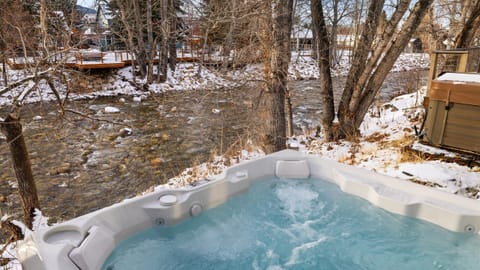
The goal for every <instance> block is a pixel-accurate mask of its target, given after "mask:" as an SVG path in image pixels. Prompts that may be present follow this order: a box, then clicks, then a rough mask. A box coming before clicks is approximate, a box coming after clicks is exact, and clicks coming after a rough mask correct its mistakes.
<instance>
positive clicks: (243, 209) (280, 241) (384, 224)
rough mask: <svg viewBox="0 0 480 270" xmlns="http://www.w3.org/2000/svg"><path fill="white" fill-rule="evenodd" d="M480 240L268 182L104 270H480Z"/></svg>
mask: <svg viewBox="0 0 480 270" xmlns="http://www.w3.org/2000/svg"><path fill="white" fill-rule="evenodd" d="M479 252H480V237H479V236H478V235H470V234H463V233H452V232H449V231H447V230H444V229H442V228H440V227H438V226H435V225H432V224H430V223H427V222H423V221H420V220H417V219H413V218H408V217H403V216H399V215H395V214H391V213H388V212H386V211H384V210H382V209H380V208H377V207H375V206H373V205H371V204H369V203H368V202H366V201H365V200H362V199H360V198H357V197H355V196H351V195H348V194H345V193H343V192H342V191H340V190H339V188H338V187H337V186H336V185H334V184H331V183H328V182H326V181H321V180H317V179H308V180H279V179H267V180H263V181H259V182H258V183H256V184H254V185H253V186H252V187H251V188H250V190H249V191H248V192H246V193H244V194H242V195H239V196H237V197H234V198H232V199H230V200H229V201H228V202H226V203H225V204H223V205H221V206H218V207H216V208H214V209H210V210H208V211H205V212H204V213H202V214H201V215H200V216H198V217H195V218H191V219H189V220H187V221H185V222H183V223H181V224H178V225H176V226H173V227H161V226H159V227H153V228H151V229H148V230H145V231H143V232H140V233H138V234H136V235H134V236H132V237H130V238H128V239H127V240H125V241H123V242H122V243H121V244H120V245H119V246H118V247H117V248H116V249H115V250H114V251H113V253H112V254H111V255H110V257H109V258H108V259H107V261H106V262H105V264H104V266H103V268H102V269H103V270H127V269H128V270H132V269H162V270H163V269H175V270H177V269H195V270H197V269H229V270H231V269H242V270H243V269H255V270H256V269H269V270H275V269H315V270H334V269H339V270H350V269H351V270H361V269H368V270H373V269H379V270H380V269H381V270H384V269H387V270H395V269H402V270H405V269H421V270H429V269H437V270H438V269H442V270H443V269H462V270H468V269H472V270H473V269H480V256H479Z"/></svg>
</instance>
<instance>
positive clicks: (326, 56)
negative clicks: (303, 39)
mask: <svg viewBox="0 0 480 270" xmlns="http://www.w3.org/2000/svg"><path fill="white" fill-rule="evenodd" d="M311 10H312V25H313V31H314V32H315V33H316V34H315V38H316V40H315V42H314V44H315V45H316V46H315V47H314V49H315V51H316V55H317V61H318V66H319V73H320V74H319V75H320V95H321V97H322V104H323V108H324V112H323V114H322V126H323V133H324V137H325V138H326V139H327V140H332V139H333V135H334V134H333V129H332V122H333V119H334V118H335V106H334V103H333V86H332V77H331V74H330V44H329V39H328V31H327V26H326V25H325V19H324V18H323V6H322V1H321V0H312V1H311ZM333 42H335V41H333Z"/></svg>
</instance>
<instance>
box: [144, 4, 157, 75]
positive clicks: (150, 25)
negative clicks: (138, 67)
mask: <svg viewBox="0 0 480 270" xmlns="http://www.w3.org/2000/svg"><path fill="white" fill-rule="evenodd" d="M146 2H147V42H148V45H149V47H150V48H149V49H150V52H149V57H148V58H149V59H148V60H149V61H148V70H147V83H148V84H150V83H152V81H153V60H154V59H155V51H156V48H155V46H156V44H155V42H154V41H153V23H152V0H147V1H146Z"/></svg>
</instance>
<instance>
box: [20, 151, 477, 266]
mask: <svg viewBox="0 0 480 270" xmlns="http://www.w3.org/2000/svg"><path fill="white" fill-rule="evenodd" d="M272 176H276V177H279V178H292V179H296V178H300V179H303V178H308V177H313V178H320V179H324V180H327V181H331V182H333V183H336V184H337V185H338V186H339V187H340V188H341V189H342V190H343V191H344V192H347V193H351V194H354V195H356V196H359V197H362V198H364V199H366V200H368V201H369V202H371V203H372V204H375V205H377V206H379V207H381V208H384V209H385V210H388V211H391V212H393V213H397V214H401V215H406V216H411V217H416V218H419V219H422V220H426V221H429V222H432V223H434V224H436V225H439V226H442V227H444V228H446V229H449V230H452V231H457V232H469V233H476V234H478V233H479V229H480V203H479V202H478V201H476V200H472V199H467V198H464V197H460V196H457V195H453V194H449V193H445V192H442V191H439V190H435V189H431V188H427V187H424V186H420V185H417V184H414V183H410V182H407V181H403V180H399V179H396V178H392V177H388V176H384V175H380V174H377V173H374V172H371V171H368V170H364V169H360V168H356V167H353V166H348V165H344V164H340V163H337V162H334V161H332V160H328V159H324V158H320V157H318V156H310V155H305V154H302V153H299V152H296V151H292V150H285V151H281V152H278V153H275V154H272V155H268V156H265V157H263V158H260V159H257V160H254V161H249V162H245V163H242V164H240V165H237V166H234V167H231V168H229V169H227V170H226V171H225V172H224V173H223V174H222V175H219V176H218V177H217V179H215V180H212V181H210V182H207V183H205V184H200V185H198V186H196V187H192V188H185V189H181V190H167V189H166V190H161V191H157V192H153V193H151V194H148V195H145V196H142V197H138V198H134V199H129V200H126V201H124V202H122V203H119V204H115V205H113V206H110V207H106V208H104V209H101V210H98V211H95V212H92V213H90V214H87V215H84V216H81V217H78V218H75V219H72V220H70V221H67V222H64V223H62V224H58V225H55V226H52V227H49V228H48V229H45V230H41V231H37V232H35V233H34V234H32V235H31V236H29V237H28V238H27V239H25V241H24V242H23V243H22V244H21V245H20V246H19V248H18V256H19V259H20V261H21V262H22V266H23V267H24V269H25V270H32V269H35V270H70V269H72V270H73V269H75V270H78V269H82V270H97V269H100V267H101V266H102V265H103V263H104V261H105V260H106V258H107V257H108V256H109V255H110V253H111V252H112V251H113V249H114V248H115V246H116V245H117V244H119V243H120V242H121V241H122V240H124V239H125V238H127V237H128V236H130V235H132V234H133V233H136V232H139V231H142V230H144V229H146V228H148V227H151V226H155V225H173V224H176V223H178V222H180V221H182V220H184V219H186V218H189V217H191V216H195V215H197V214H199V213H200V212H201V211H202V210H205V209H208V208H212V207H215V206H217V205H219V204H221V203H223V202H225V201H226V200H228V198H229V197H231V196H233V195H235V194H238V193H241V192H244V191H246V190H247V189H248V187H249V186H250V185H251V183H252V182H254V181H256V180H259V179H264V178H266V177H272Z"/></svg>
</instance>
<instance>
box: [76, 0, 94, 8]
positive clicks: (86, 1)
mask: <svg viewBox="0 0 480 270" xmlns="http://www.w3.org/2000/svg"><path fill="white" fill-rule="evenodd" d="M94 4H95V0H77V5H80V6H84V7H88V8H91V7H93V5H94Z"/></svg>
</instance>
